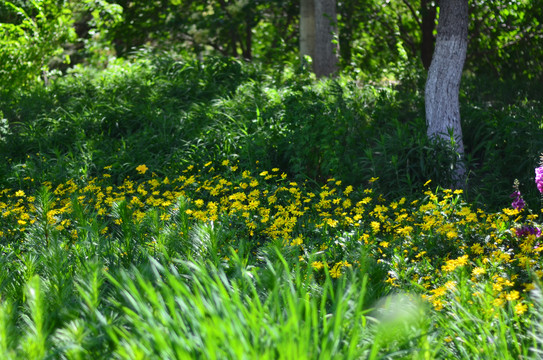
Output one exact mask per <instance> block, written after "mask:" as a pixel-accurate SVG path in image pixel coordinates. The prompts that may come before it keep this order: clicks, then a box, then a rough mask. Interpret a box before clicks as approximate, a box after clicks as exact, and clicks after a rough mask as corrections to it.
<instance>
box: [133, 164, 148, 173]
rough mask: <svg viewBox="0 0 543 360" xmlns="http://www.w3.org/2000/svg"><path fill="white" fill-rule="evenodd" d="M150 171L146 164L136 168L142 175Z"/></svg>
mask: <svg viewBox="0 0 543 360" xmlns="http://www.w3.org/2000/svg"><path fill="white" fill-rule="evenodd" d="M147 170H149V168H148V167H147V166H145V165H144V164H142V165H139V166H138V167H137V168H136V171H137V172H139V173H140V174H145V172H146V171H147Z"/></svg>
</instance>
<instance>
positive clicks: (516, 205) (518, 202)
mask: <svg viewBox="0 0 543 360" xmlns="http://www.w3.org/2000/svg"><path fill="white" fill-rule="evenodd" d="M510 197H511V198H512V199H515V200H513V202H512V203H511V206H512V207H513V209H516V210H522V209H524V206H526V203H525V202H524V199H523V198H522V196H521V195H520V191H515V192H514V193H512V194H511V195H510Z"/></svg>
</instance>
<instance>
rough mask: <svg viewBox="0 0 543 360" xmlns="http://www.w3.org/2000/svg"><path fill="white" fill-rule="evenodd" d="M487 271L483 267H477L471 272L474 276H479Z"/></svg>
mask: <svg viewBox="0 0 543 360" xmlns="http://www.w3.org/2000/svg"><path fill="white" fill-rule="evenodd" d="M485 273H486V270H485V269H483V268H481V267H476V268H475V269H473V271H472V272H471V274H472V275H473V276H479V275H483V274H485Z"/></svg>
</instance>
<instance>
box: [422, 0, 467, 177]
mask: <svg viewBox="0 0 543 360" xmlns="http://www.w3.org/2000/svg"><path fill="white" fill-rule="evenodd" d="M468 22H469V17H468V0H441V2H440V11H439V24H438V26H437V39H436V46H435V51H434V56H433V58H432V64H431V65H430V69H429V71H428V78H427V80H426V90H425V103H426V123H427V125H428V130H427V134H428V137H429V138H430V139H433V140H436V139H442V140H444V141H446V142H447V143H451V140H454V142H453V143H454V150H455V151H456V153H457V154H458V159H457V162H456V167H455V168H454V176H455V178H454V182H455V184H454V186H457V187H461V186H462V185H463V184H464V182H465V172H466V171H465V165H464V163H463V159H464V143H463V140H462V128H461V125H460V105H459V101H458V93H459V90H460V80H461V78H462V69H463V67H464V61H465V59H466V52H467V47H468ZM450 133H451V134H452V135H453V138H452V139H451V136H450Z"/></svg>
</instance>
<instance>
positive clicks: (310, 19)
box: [300, 0, 315, 59]
mask: <svg viewBox="0 0 543 360" xmlns="http://www.w3.org/2000/svg"><path fill="white" fill-rule="evenodd" d="M306 55H307V56H310V57H311V58H312V59H313V58H314V57H315V3H314V0H301V2H300V56H301V57H302V59H303V57H304V56H306Z"/></svg>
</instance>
